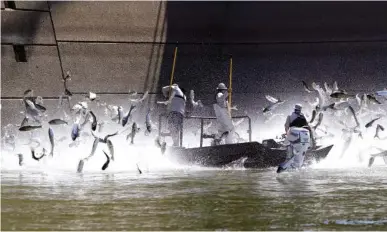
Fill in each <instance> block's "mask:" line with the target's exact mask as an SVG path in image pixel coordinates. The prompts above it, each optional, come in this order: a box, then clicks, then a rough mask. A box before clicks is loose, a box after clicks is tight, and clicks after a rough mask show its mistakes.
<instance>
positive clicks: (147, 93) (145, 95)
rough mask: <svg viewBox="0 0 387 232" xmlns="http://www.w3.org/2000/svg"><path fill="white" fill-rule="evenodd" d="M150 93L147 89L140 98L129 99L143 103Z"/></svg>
mask: <svg viewBox="0 0 387 232" xmlns="http://www.w3.org/2000/svg"><path fill="white" fill-rule="evenodd" d="M148 95H149V91H146V92H145V93H144V94H143V95H142V98H139V99H129V101H131V102H137V103H141V102H143V101H144V100H145V99H146V98H147V97H148Z"/></svg>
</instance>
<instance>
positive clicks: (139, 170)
mask: <svg viewBox="0 0 387 232" xmlns="http://www.w3.org/2000/svg"><path fill="white" fill-rule="evenodd" d="M136 166H137V171H138V173H139V174H142V171H141V169H140V168H139V167H138V164H136Z"/></svg>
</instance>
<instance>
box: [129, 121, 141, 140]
mask: <svg viewBox="0 0 387 232" xmlns="http://www.w3.org/2000/svg"><path fill="white" fill-rule="evenodd" d="M139 131H140V128H138V127H137V123H136V122H134V123H133V124H132V131H131V132H130V133H129V134H128V136H126V140H128V139H129V138H130V139H131V140H130V143H131V144H133V143H134V137H135V136H136V134H137V133H138V132H139Z"/></svg>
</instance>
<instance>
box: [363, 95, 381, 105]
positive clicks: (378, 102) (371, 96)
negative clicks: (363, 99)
mask: <svg viewBox="0 0 387 232" xmlns="http://www.w3.org/2000/svg"><path fill="white" fill-rule="evenodd" d="M366 96H367V99H368V100H369V101H370V102H372V103H374V104H379V105H381V104H382V103H381V102H380V101H378V100H377V99H376V98H375V96H374V94H367V95H366Z"/></svg>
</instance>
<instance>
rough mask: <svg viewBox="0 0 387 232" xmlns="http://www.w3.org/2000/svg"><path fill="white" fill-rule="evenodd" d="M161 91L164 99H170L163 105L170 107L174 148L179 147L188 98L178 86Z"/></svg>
mask: <svg viewBox="0 0 387 232" xmlns="http://www.w3.org/2000/svg"><path fill="white" fill-rule="evenodd" d="M161 91H162V93H163V95H164V97H166V98H168V100H167V101H165V102H162V103H164V104H166V105H168V127H169V131H170V133H171V137H172V140H173V146H179V140H180V131H181V130H182V128H183V118H184V115H185V102H186V100H187V98H186V96H185V95H184V93H183V91H182V90H181V89H180V88H179V86H178V85H177V84H173V85H172V86H169V85H168V86H164V87H163V88H162V90H161Z"/></svg>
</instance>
